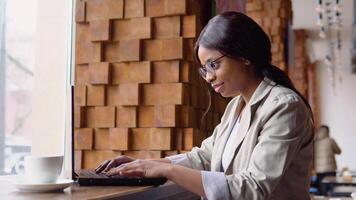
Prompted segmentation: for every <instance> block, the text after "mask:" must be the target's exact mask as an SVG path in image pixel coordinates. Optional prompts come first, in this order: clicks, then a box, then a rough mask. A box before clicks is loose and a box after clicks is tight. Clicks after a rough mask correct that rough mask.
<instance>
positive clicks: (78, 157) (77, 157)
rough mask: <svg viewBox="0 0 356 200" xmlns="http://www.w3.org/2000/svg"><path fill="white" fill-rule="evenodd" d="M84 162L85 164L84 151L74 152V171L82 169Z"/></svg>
mask: <svg viewBox="0 0 356 200" xmlns="http://www.w3.org/2000/svg"><path fill="white" fill-rule="evenodd" d="M82 162H83V151H81V150H75V151H74V169H75V170H76V171H77V170H80V169H82Z"/></svg>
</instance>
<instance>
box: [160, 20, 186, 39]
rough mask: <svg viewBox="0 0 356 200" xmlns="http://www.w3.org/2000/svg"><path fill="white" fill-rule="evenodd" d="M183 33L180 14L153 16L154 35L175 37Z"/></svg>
mask: <svg viewBox="0 0 356 200" xmlns="http://www.w3.org/2000/svg"><path fill="white" fill-rule="evenodd" d="M180 34H181V20H180V16H173V17H158V18H153V37H154V38H155V39H160V38H175V37H179V36H180Z"/></svg>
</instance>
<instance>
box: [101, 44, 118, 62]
mask: <svg viewBox="0 0 356 200" xmlns="http://www.w3.org/2000/svg"><path fill="white" fill-rule="evenodd" d="M119 47H120V43H119V42H110V43H105V44H104V45H103V60H104V61H106V62H119V61H120V58H119V55H120V53H119V49H120V48H119Z"/></svg>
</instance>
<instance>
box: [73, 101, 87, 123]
mask: <svg viewBox="0 0 356 200" xmlns="http://www.w3.org/2000/svg"><path fill="white" fill-rule="evenodd" d="M84 124H85V112H84V107H82V106H74V128H82V127H84Z"/></svg>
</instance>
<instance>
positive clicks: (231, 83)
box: [198, 46, 252, 97]
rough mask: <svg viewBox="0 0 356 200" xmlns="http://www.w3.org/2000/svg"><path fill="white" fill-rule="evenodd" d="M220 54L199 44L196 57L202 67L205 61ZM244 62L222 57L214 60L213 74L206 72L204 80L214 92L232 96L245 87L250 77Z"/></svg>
mask: <svg viewBox="0 0 356 200" xmlns="http://www.w3.org/2000/svg"><path fill="white" fill-rule="evenodd" d="M221 56H222V54H221V53H220V52H219V51H216V50H212V49H207V48H204V47H201V46H200V47H199V49H198V57H199V60H200V62H201V64H202V66H204V67H205V64H206V63H207V62H209V61H213V60H215V59H217V58H219V57H221ZM245 62H246V60H235V59H232V58H229V57H227V56H225V57H222V58H221V59H219V60H218V61H217V62H216V66H217V69H215V75H214V74H212V73H209V72H208V73H207V75H206V78H205V80H206V82H208V83H209V84H211V86H212V87H213V88H214V90H215V92H217V93H220V94H221V95H222V96H223V97H234V96H236V95H238V93H239V92H241V91H242V90H244V88H246V86H247V84H248V79H249V78H252V77H251V76H250V73H251V70H250V69H249V67H248V66H246V64H245Z"/></svg>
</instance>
